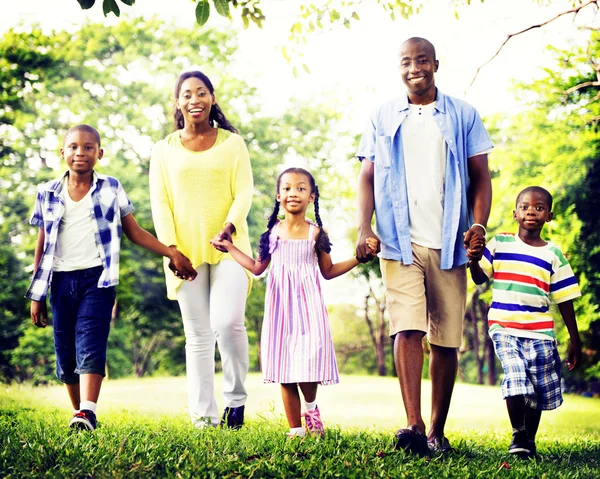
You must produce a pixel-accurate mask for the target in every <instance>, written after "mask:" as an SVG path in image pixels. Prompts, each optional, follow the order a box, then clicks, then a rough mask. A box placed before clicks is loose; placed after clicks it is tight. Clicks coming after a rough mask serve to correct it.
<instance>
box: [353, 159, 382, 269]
mask: <svg viewBox="0 0 600 479" xmlns="http://www.w3.org/2000/svg"><path fill="white" fill-rule="evenodd" d="M374 185H375V165H374V164H373V162H371V161H369V160H368V159H367V158H362V159H361V166H360V172H359V174H358V183H357V186H356V202H357V212H358V218H357V221H358V227H357V233H358V235H357V236H358V237H357V240H356V257H357V258H358V261H360V262H366V261H370V260H371V259H373V257H374V255H373V253H372V251H371V250H370V249H369V247H368V246H367V242H366V240H367V238H377V236H375V233H373V228H372V227H371V221H372V219H373V213H374V211H375V194H374ZM377 250H379V238H377Z"/></svg>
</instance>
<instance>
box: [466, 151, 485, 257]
mask: <svg viewBox="0 0 600 479" xmlns="http://www.w3.org/2000/svg"><path fill="white" fill-rule="evenodd" d="M468 169H469V179H470V183H471V184H470V187H469V197H470V198H471V202H472V204H473V219H474V223H478V224H480V225H483V226H487V222H488V219H489V217H490V209H491V207H492V178H491V176H490V170H489V168H488V155H487V153H486V154H483V155H476V156H472V157H471V158H469V159H468ZM473 234H480V235H481V236H484V234H485V231H484V230H483V228H481V227H480V226H473V225H472V226H471V227H470V228H469V229H468V230H467V232H466V233H465V237H464V244H465V248H468V247H469V242H470V241H471V236H472V235H473Z"/></svg>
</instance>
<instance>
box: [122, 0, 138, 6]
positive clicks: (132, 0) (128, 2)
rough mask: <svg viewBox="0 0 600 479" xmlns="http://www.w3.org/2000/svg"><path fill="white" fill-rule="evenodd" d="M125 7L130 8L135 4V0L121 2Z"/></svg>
mask: <svg viewBox="0 0 600 479" xmlns="http://www.w3.org/2000/svg"><path fill="white" fill-rule="evenodd" d="M121 1H122V2H123V3H124V4H125V5H129V6H130V7H131V6H132V5H133V4H134V3H135V0H121Z"/></svg>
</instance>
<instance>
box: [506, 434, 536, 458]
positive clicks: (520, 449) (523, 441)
mask: <svg viewBox="0 0 600 479" xmlns="http://www.w3.org/2000/svg"><path fill="white" fill-rule="evenodd" d="M530 444H531V443H530V442H529V438H528V437H527V431H516V432H513V438H512V441H511V442H510V446H508V453H509V454H515V455H517V456H521V457H529V455H530V454H531V446H530Z"/></svg>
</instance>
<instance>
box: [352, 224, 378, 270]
mask: <svg viewBox="0 0 600 479" xmlns="http://www.w3.org/2000/svg"><path fill="white" fill-rule="evenodd" d="M367 241H368V242H367ZM374 243H375V248H371V247H372V246H373V244H374ZM379 250H380V241H379V238H378V237H377V236H376V235H375V233H373V230H372V229H371V228H370V227H369V228H365V229H360V228H359V230H358V239H357V241H356V259H357V260H358V261H359V262H360V263H367V262H368V261H371V260H372V259H373V258H375V255H376V254H377V252H379Z"/></svg>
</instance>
